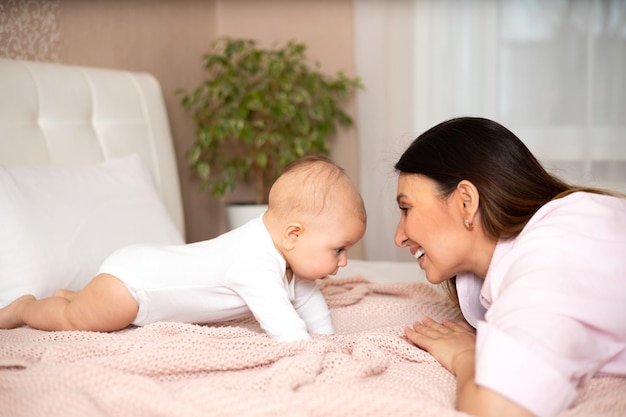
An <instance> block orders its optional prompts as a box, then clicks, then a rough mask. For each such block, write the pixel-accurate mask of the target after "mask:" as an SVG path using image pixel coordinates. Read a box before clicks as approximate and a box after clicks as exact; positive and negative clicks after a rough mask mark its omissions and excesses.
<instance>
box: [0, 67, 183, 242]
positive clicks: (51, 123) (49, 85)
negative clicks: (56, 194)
mask: <svg viewBox="0 0 626 417" xmlns="http://www.w3.org/2000/svg"><path fill="white" fill-rule="evenodd" d="M132 153H137V154H139V156H140V157H141V159H142V160H143V162H144V164H145V165H146V167H148V169H149V171H150V173H151V175H152V179H153V181H154V185H155V187H156V189H157V192H158V193H159V195H160V196H161V198H162V199H163V201H164V203H165V206H166V208H167V210H168V212H169V214H170V216H171V217H172V220H173V221H174V223H175V225H176V227H177V228H178V230H179V231H180V233H181V235H183V236H184V218H183V208H182V200H181V194H180V185H179V180H178V171H177V167H176V159H175V155H174V148H173V144H172V136H171V131H170V126H169V122H168V119H167V113H166V110H165V103H164V101H163V96H162V92H161V87H160V85H159V83H158V81H157V80H156V79H155V78H154V77H153V76H152V75H150V74H147V73H137V72H129V71H118V70H110V69H100V68H90V67H80V66H68V65H62V64H52V63H41V62H30V61H19V60H11V59H0V164H6V165H9V164H19V165H45V164H50V165H79V164H91V163H97V162H101V161H105V160H109V159H111V158H116V157H121V156H124V155H128V154H132Z"/></svg>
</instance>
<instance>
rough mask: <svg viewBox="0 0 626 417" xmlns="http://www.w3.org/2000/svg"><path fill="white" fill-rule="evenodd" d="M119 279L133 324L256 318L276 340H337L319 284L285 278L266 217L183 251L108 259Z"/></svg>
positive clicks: (133, 249)
mask: <svg viewBox="0 0 626 417" xmlns="http://www.w3.org/2000/svg"><path fill="white" fill-rule="evenodd" d="M99 273H107V274H111V275H114V276H115V277H117V278H119V279H120V280H122V281H123V282H124V283H125V284H126V286H127V287H128V288H129V289H130V290H131V292H132V293H133V296H134V297H135V299H136V300H137V303H138V304H139V311H138V313H137V317H136V318H135V320H134V321H133V324H134V325H137V326H143V325H146V324H149V323H154V322H157V321H177V322H185V323H211V322H222V321H227V320H232V319H236V318H240V317H243V316H245V315H247V314H249V313H250V312H252V314H253V315H254V317H255V318H256V319H257V321H258V322H259V324H260V325H261V328H262V329H263V330H264V331H265V332H266V333H267V334H268V335H269V336H270V337H272V338H273V339H277V340H282V341H292V340H301V339H309V338H310V335H309V333H318V334H333V333H334V332H335V331H334V328H333V325H332V321H331V319H330V311H329V310H328V306H327V304H326V301H325V299H324V297H323V296H322V294H321V292H320V291H319V289H318V288H317V285H316V283H315V282H314V281H304V280H300V279H298V278H297V277H295V276H294V277H293V279H292V280H291V283H289V282H288V280H287V276H286V262H285V260H284V259H283V257H282V256H281V255H280V253H279V252H278V251H277V250H276V248H275V247H274V244H273V242H272V239H271V237H270V234H269V232H268V231H267V229H266V227H265V224H264V223H263V220H262V216H261V217H259V218H257V219H254V220H251V221H249V222H248V223H246V224H244V225H243V226H241V227H239V228H237V229H234V230H231V231H230V232H227V233H224V234H223V235H220V236H218V237H216V238H214V239H210V240H205V241H201V242H196V243H191V244H187V245H179V246H148V245H132V246H128V247H124V248H122V249H119V250H117V251H115V252H114V253H113V254H111V256H109V257H108V258H107V259H106V260H105V261H104V263H103V264H102V266H101V267H100V270H99Z"/></svg>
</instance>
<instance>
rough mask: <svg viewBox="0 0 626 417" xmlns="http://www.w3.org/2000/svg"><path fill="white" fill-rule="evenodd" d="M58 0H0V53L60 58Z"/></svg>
mask: <svg viewBox="0 0 626 417" xmlns="http://www.w3.org/2000/svg"><path fill="white" fill-rule="evenodd" d="M60 1H61V0H0V57H5V58H12V59H27V60H32V61H51V62H59V58H60V37H61V31H60V28H59V9H60Z"/></svg>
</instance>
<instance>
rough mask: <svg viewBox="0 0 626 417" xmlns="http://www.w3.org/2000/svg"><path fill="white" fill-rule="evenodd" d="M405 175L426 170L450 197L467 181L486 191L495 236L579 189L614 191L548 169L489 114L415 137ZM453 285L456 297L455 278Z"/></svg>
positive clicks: (511, 231) (405, 157)
mask: <svg viewBox="0 0 626 417" xmlns="http://www.w3.org/2000/svg"><path fill="white" fill-rule="evenodd" d="M395 169H396V171H398V172H399V174H400V175H403V174H420V175H424V176H426V177H428V178H430V179H432V180H434V181H435V182H436V183H437V187H438V191H439V192H440V196H441V197H442V198H447V197H448V196H450V194H451V193H452V192H453V191H454V190H455V189H456V186H457V184H458V183H459V182H460V181H462V180H468V181H470V182H471V183H472V184H474V186H476V188H477V190H478V192H479V193H480V200H479V208H478V213H479V216H480V217H481V220H482V222H481V223H482V225H483V229H484V231H485V233H486V234H487V235H488V236H490V237H492V238H493V239H494V240H499V239H510V238H514V237H516V236H517V235H518V234H519V233H520V232H521V231H522V229H523V228H524V226H526V223H528V221H529V220H530V218H531V217H532V216H533V215H534V214H535V213H536V212H537V210H539V208H541V207H542V206H543V205H544V204H546V203H548V202H549V201H551V200H554V199H555V198H560V197H563V196H565V195H567V194H570V193H572V192H574V191H589V192H596V193H602V194H613V193H611V192H607V191H604V190H599V189H592V188H583V187H576V186H573V185H570V184H567V183H565V182H564V181H562V180H560V179H558V178H557V177H555V176H553V175H551V174H550V173H548V172H547V171H546V170H545V169H544V168H543V167H542V166H541V164H540V163H539V161H537V159H536V158H535V157H534V156H533V154H532V153H531V152H530V150H529V149H528V148H527V147H526V146H525V145H524V144H523V143H522V141H521V140H520V139H519V138H518V137H517V136H515V135H514V134H513V133H512V132H511V131H510V130H508V129H507V128H505V127H504V126H502V125H500V124H499V123H497V122H494V121H492V120H489V119H484V118H479V117H461V118H456V119H452V120H448V121H445V122H443V123H440V124H438V125H437V126H435V127H433V128H431V129H429V130H428V131H426V132H425V133H423V134H421V135H420V136H419V137H418V138H417V139H415V140H414V141H413V142H412V143H411V145H409V147H408V148H407V150H406V151H405V152H404V153H403V154H402V156H401V157H400V160H399V161H398V162H397V163H396V165H395ZM448 284H452V285H448V289H449V290H451V291H450V292H451V296H452V298H453V299H456V298H457V297H456V288H455V285H454V278H453V279H452V281H451V282H449V283H448Z"/></svg>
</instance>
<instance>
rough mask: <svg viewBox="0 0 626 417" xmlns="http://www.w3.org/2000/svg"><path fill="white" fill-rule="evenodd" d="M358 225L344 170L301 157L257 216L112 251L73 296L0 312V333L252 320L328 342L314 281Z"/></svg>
mask: <svg viewBox="0 0 626 417" xmlns="http://www.w3.org/2000/svg"><path fill="white" fill-rule="evenodd" d="M365 227H366V213H365V207H364V205H363V200H362V199H361V196H360V194H359V192H358V191H357V190H356V188H355V187H354V185H353V184H352V182H351V181H350V179H349V178H348V176H347V175H346V174H345V172H344V171H343V170H342V169H341V168H340V167H339V166H337V165H336V164H334V163H333V162H331V161H330V160H328V159H326V158H323V157H305V158H301V159H299V160H297V161H295V162H293V163H292V164H290V165H289V166H288V167H287V168H286V169H285V171H284V173H283V174H282V175H281V176H280V177H279V178H278V179H277V180H276V182H275V183H274V184H273V186H272V189H271V190H270V195H269V205H268V209H267V211H266V212H265V213H264V214H263V215H262V216H260V217H259V218H257V219H253V220H251V221H249V222H248V223H247V224H245V225H243V226H241V227H239V228H237V229H234V230H231V231H229V232H227V233H225V234H223V235H220V236H218V237H216V238H214V239H210V240H206V241H201V242H196V243H191V244H187V245H181V246H148V245H132V246H128V247H125V248H122V249H119V250H117V251H115V252H114V253H113V254H112V255H111V256H109V258H107V259H106V260H105V261H104V263H103V264H102V266H101V267H100V270H99V271H98V274H97V275H96V276H95V277H94V278H93V279H92V280H91V281H90V282H89V283H88V284H87V285H86V286H85V287H84V288H83V289H82V290H80V291H76V292H74V291H69V290H58V291H56V292H55V294H54V296H53V297H50V298H45V299H41V300H37V299H35V297H33V296H32V295H25V296H22V297H20V298H18V299H17V300H15V301H13V302H12V303H11V304H9V305H8V306H6V307H4V308H3V309H1V310H0V328H5V329H8V328H15V327H19V326H22V325H28V326H31V327H33V328H36V329H42V330H89V331H101V332H108V331H115V330H120V329H123V328H125V327H127V326H129V325H131V324H133V325H136V326H143V325H146V324H149V323H154V322H157V321H176V322H186V323H215V322H222V321H227V320H232V319H236V318H240V317H243V316H245V315H247V314H249V313H250V312H252V314H253V315H254V317H255V318H256V319H257V321H258V322H259V324H260V325H261V328H262V329H263V330H264V331H265V332H266V333H267V334H268V335H269V336H270V337H272V338H273V339H276V340H281V341H293V340H301V339H309V338H310V337H311V336H310V334H311V333H317V334H332V333H334V328H333V325H332V321H331V319H330V312H329V310H328V306H327V305H326V301H325V300H324V298H323V296H322V294H321V292H320V291H319V289H318V288H317V285H316V283H315V280H317V279H322V278H325V277H326V276H328V275H334V274H336V273H337V270H338V268H339V267H342V266H345V265H346V264H347V263H348V261H347V252H348V250H349V249H350V248H351V247H352V246H353V245H354V244H356V243H357V242H358V241H359V240H360V239H361V237H363V234H364V233H365Z"/></svg>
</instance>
